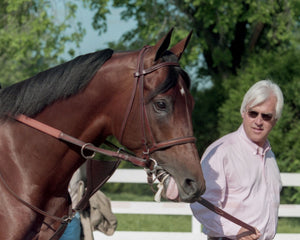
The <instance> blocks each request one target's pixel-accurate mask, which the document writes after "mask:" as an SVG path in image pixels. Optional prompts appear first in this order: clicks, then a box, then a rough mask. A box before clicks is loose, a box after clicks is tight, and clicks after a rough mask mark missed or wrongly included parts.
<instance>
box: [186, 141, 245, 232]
mask: <svg viewBox="0 0 300 240" xmlns="http://www.w3.org/2000/svg"><path fill="white" fill-rule="evenodd" d="M225 157H226V152H225V151H224V150H222V147H221V146H220V145H216V146H215V147H212V148H210V150H208V151H206V152H205V153H204V155H203V158H202V161H201V166H202V171H203V175H204V179H205V182H206V191H205V193H204V194H203V196H202V197H203V198H205V199H206V200H208V201H209V202H211V203H212V204H214V205H216V206H217V207H219V208H221V209H224V208H223V206H224V205H225V204H226V177H225V172H224V170H225V168H224V166H223V163H224V158H225ZM190 207H191V210H192V212H193V215H194V216H195V217H196V219H197V220H198V221H199V222H201V224H202V225H203V226H204V229H203V231H204V233H205V234H207V235H208V236H212V237H222V236H227V237H233V238H235V236H236V235H237V233H238V231H239V230H240V228H241V227H240V226H238V225H236V224H234V223H232V222H230V221H229V220H227V219H225V218H223V217H220V216H219V215H218V214H216V213H214V212H212V211H211V210H209V209H208V208H206V207H204V206H203V205H201V204H200V203H197V202H195V203H192V204H191V205H190ZM224 210H225V209H224ZM225 211H226V210H225Z"/></svg>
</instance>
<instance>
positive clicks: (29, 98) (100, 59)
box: [0, 49, 113, 118]
mask: <svg viewBox="0 0 300 240" xmlns="http://www.w3.org/2000/svg"><path fill="white" fill-rule="evenodd" d="M112 54H113V51H112V50H111V49H106V50H102V51H98V52H94V53H90V54H86V55H82V56H79V57H77V58H75V59H73V60H71V61H69V62H66V63H63V64H61V65H58V66H56V67H53V68H50V69H48V70H46V71H44V72H40V73H38V74H37V75H36V76H34V77H31V78H28V79H27V80H24V81H22V82H19V83H16V84H14V85H11V86H9V87H7V88H4V89H2V90H1V91H0V118H3V117H4V118H5V117H6V116H7V115H8V114H10V115H18V114H25V115H27V116H33V115H35V114H37V113H39V112H41V111H42V110H43V109H44V108H45V107H46V106H48V105H50V104H52V103H53V102H54V101H56V100H59V99H64V98H68V97H70V96H72V95H74V94H76V93H78V92H79V91H80V90H82V89H83V88H85V87H86V85H87V84H88V83H89V81H90V80H91V79H92V77H93V76H94V75H95V73H96V72H97V70H98V69H99V68H100V67H101V66H102V65H103V63H104V62H105V61H107V60H108V59H109V58H110V57H111V56H112Z"/></svg>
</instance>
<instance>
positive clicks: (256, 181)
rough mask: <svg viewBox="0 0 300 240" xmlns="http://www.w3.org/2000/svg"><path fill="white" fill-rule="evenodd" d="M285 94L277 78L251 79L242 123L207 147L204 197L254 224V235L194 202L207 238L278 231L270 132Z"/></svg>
mask: <svg viewBox="0 0 300 240" xmlns="http://www.w3.org/2000/svg"><path fill="white" fill-rule="evenodd" d="M282 108H283V95H282V92H281V90H280V88H279V87H278V85H276V84H275V83H273V82H272V81H270V80H262V81H259V82H257V83H256V84H254V85H253V86H252V87H251V88H250V89H249V90H248V92H247V93H246V94H245V96H244V100H243V102H242V105H241V116H242V118H243V123H242V125H241V126H240V127H239V129H238V130H237V131H235V132H232V133H229V134H227V135H226V136H224V137H222V138H220V139H218V140H217V141H215V142H214V143H213V144H211V145H210V146H209V147H208V148H207V149H206V151H205V153H204V155H203V157H202V160H201V166H202V170H203V174H204V178H205V180H206V192H205V193H204V195H203V198H205V199H207V200H209V201H210V202H212V203H213V204H215V205H217V206H218V207H220V208H221V209H223V210H224V211H226V212H228V213H230V214H232V215H233V216H235V217H237V218H239V219H241V220H242V221H244V222H246V223H248V224H250V225H252V226H254V227H255V228H256V230H257V232H256V234H253V233H250V232H249V231H248V230H247V229H245V228H243V227H240V226H238V225H236V224H234V223H232V222H230V221H229V220H227V219H225V218H222V217H220V216H218V215H217V214H215V213H213V212H211V211H210V210H208V209H207V208H205V207H204V206H202V205H200V204H199V203H192V204H191V209H192V212H193V214H194V216H195V217H196V218H197V219H198V220H199V221H200V222H201V223H202V224H203V226H204V230H203V231H204V233H206V234H207V235H208V239H211V240H214V239H216V240H217V239H223V240H224V239H225V240H226V239H238V240H253V239H259V240H270V239H273V238H274V236H275V234H276V228H277V220H278V207H279V204H280V191H281V187H282V185H281V179H280V172H279V169H278V166H277V163H276V159H275V156H274V153H273V152H272V151H271V146H270V143H269V141H268V139H267V138H268V135H269V133H270V131H271V130H272V128H273V127H274V126H275V124H276V122H277V121H278V120H279V118H280V116H281V112H282Z"/></svg>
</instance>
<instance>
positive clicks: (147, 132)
mask: <svg viewBox="0 0 300 240" xmlns="http://www.w3.org/2000/svg"><path fill="white" fill-rule="evenodd" d="M149 48H150V47H149V46H145V47H144V48H143V49H142V50H141V51H140V53H139V56H138V61H137V67H136V72H135V73H134V78H135V82H134V87H133V91H132V94H131V98H130V102H129V105H128V107H127V110H126V112H125V117H124V120H123V123H122V126H121V130H120V135H119V138H118V139H119V142H120V143H122V140H123V136H124V132H125V128H126V125H127V121H128V117H129V114H130V112H131V110H132V107H133V102H134V99H135V97H136V95H137V92H138V93H139V107H140V114H141V122H142V124H141V126H142V129H141V131H142V134H143V137H142V143H143V146H144V151H143V154H142V155H143V158H144V159H150V154H151V153H153V152H155V151H157V150H161V149H164V148H168V147H172V146H175V145H181V144H186V143H195V142H196V138H195V137H194V136H186V137H178V138H174V139H171V140H166V141H163V142H156V140H155V138H154V137H153V134H152V130H151V127H150V124H149V119H148V116H147V111H146V103H145V98H144V77H145V75H148V74H150V73H152V72H154V71H156V70H158V69H160V68H164V67H169V66H174V67H179V66H180V65H179V63H176V62H161V63H158V64H155V65H153V66H151V67H149V68H147V69H144V56H145V53H146V51H147V50H148V49H149ZM147 136H148V137H149V138H150V141H149V140H148V138H147Z"/></svg>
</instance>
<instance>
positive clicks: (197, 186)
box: [184, 178, 205, 201]
mask: <svg viewBox="0 0 300 240" xmlns="http://www.w3.org/2000/svg"><path fill="white" fill-rule="evenodd" d="M184 185H185V187H184V189H186V194H187V196H186V199H185V200H186V201H195V200H197V199H199V197H200V196H201V195H202V194H203V193H204V192H205V183H197V182H196V181H194V180H193V179H188V178H187V179H185V183H184Z"/></svg>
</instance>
